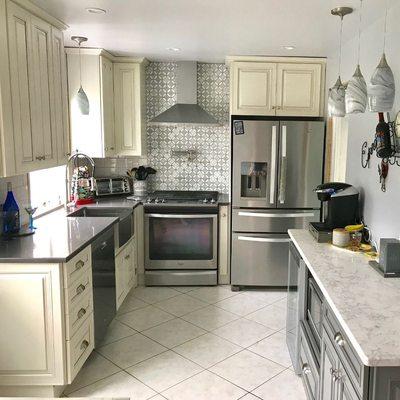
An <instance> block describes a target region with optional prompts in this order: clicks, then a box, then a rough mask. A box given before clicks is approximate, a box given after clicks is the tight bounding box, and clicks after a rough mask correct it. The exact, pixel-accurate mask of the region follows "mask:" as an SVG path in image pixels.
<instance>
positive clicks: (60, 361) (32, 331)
mask: <svg viewBox="0 0 400 400" xmlns="http://www.w3.org/2000/svg"><path fill="white" fill-rule="evenodd" d="M16 267H17V268H16ZM0 304H1V307H0V320H1V329H0V360H1V363H0V386H1V385H18V384H22V385H29V384H31V385H38V384H43V385H50V384H63V382H64V362H65V358H64V357H65V351H64V346H65V342H64V341H63V318H64V315H63V311H62V279H61V269H60V267H59V265H58V264H55V265H54V264H20V265H18V266H16V265H15V264H1V265H0Z"/></svg>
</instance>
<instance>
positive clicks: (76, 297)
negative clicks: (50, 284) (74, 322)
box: [64, 268, 93, 314]
mask: <svg viewBox="0 0 400 400" xmlns="http://www.w3.org/2000/svg"><path fill="white" fill-rule="evenodd" d="M64 292H65V313H66V314H71V313H72V310H73V309H74V307H75V306H76V305H77V304H79V302H80V301H81V300H82V298H83V297H85V295H86V293H88V292H89V293H91V295H92V293H93V292H92V269H91V268H86V269H85V270H84V271H83V273H82V274H81V275H80V276H79V278H78V279H76V280H75V281H74V283H73V284H71V285H70V286H69V287H68V288H66V289H64Z"/></svg>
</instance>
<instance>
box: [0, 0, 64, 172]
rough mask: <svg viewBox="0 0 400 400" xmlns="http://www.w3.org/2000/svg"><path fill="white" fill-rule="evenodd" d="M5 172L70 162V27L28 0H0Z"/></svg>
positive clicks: (0, 168) (0, 131)
mask: <svg viewBox="0 0 400 400" xmlns="http://www.w3.org/2000/svg"><path fill="white" fill-rule="evenodd" d="M0 27H1V28H0V29H1V32H0V56H1V59H2V60H8V63H7V62H3V63H1V64H2V65H1V69H0V91H1V93H0V98H2V102H1V104H0V107H1V110H0V115H1V116H2V118H0V121H1V126H0V139H1V140H0V141H1V146H0V150H1V161H2V162H1V163H0V164H1V165H0V176H8V175H13V174H20V173H25V172H29V171H32V170H35V169H41V168H49V167H53V166H56V165H61V164H63V163H65V160H66V157H67V156H68V152H69V138H68V118H67V115H68V108H67V102H66V96H67V85H66V68H65V55H64V45H63V35H62V31H61V29H65V26H64V25H63V24H62V23H61V22H59V21H57V20H56V19H54V18H53V17H51V16H50V15H48V14H46V13H45V12H44V11H43V10H41V9H40V8H38V7H36V6H34V5H33V4H31V3H29V2H27V1H24V2H21V5H20V4H19V1H18V0H16V1H10V0H2V1H0Z"/></svg>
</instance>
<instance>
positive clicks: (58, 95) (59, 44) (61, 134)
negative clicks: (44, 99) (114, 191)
mask: <svg viewBox="0 0 400 400" xmlns="http://www.w3.org/2000/svg"><path fill="white" fill-rule="evenodd" d="M51 45H52V67H53V68H52V72H53V96H54V97H53V101H52V126H53V134H55V135H56V138H57V160H58V164H59V165H61V164H65V163H66V162H67V159H68V157H69V156H70V141H69V126H68V94H67V70H66V58H65V51H64V39H63V33H62V32H61V31H60V30H59V29H56V28H54V27H52V28H51Z"/></svg>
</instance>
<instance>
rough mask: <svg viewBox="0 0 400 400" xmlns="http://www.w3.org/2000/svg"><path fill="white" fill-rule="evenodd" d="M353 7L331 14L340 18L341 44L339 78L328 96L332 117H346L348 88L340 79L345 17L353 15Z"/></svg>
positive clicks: (335, 10) (338, 8) (336, 10)
mask: <svg viewBox="0 0 400 400" xmlns="http://www.w3.org/2000/svg"><path fill="white" fill-rule="evenodd" d="M352 12H353V9H352V8H351V7H337V8H334V9H333V10H331V14H332V15H335V16H338V17H340V42H339V76H338V78H337V80H336V83H335V84H334V85H333V87H331V88H330V89H329V96H328V114H329V116H330V117H344V116H345V115H346V105H345V93H346V88H345V86H344V85H343V83H342V80H341V78H340V72H341V67H342V34H343V17H344V16H345V15H347V14H351V13H352Z"/></svg>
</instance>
